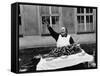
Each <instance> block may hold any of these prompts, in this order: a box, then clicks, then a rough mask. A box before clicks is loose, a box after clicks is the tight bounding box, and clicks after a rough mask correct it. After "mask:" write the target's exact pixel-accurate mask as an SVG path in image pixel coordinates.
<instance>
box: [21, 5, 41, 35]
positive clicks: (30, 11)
mask: <svg viewBox="0 0 100 76" xmlns="http://www.w3.org/2000/svg"><path fill="white" fill-rule="evenodd" d="M21 18H22V28H23V34H24V36H27V35H28V36H31V35H37V34H39V31H38V30H39V28H38V15H37V6H36V5H35V6H34V5H21Z"/></svg>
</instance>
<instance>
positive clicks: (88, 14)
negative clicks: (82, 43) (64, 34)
mask: <svg viewBox="0 0 100 76" xmlns="http://www.w3.org/2000/svg"><path fill="white" fill-rule="evenodd" d="M80 8H81V7H80ZM82 8H83V7H82ZM78 16H84V27H85V28H84V32H79V31H78V21H77V17H78ZM86 16H93V30H92V31H87V25H86V24H87V22H86ZM75 29H76V30H75V33H76V34H87V33H94V32H95V31H94V9H93V8H92V13H90V12H89V13H86V8H84V13H77V8H75Z"/></svg>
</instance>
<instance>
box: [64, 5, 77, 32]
mask: <svg viewBox="0 0 100 76" xmlns="http://www.w3.org/2000/svg"><path fill="white" fill-rule="evenodd" d="M74 18H75V17H74V8H71V7H62V24H63V25H64V26H65V27H66V28H67V29H68V32H69V33H75V27H74Z"/></svg>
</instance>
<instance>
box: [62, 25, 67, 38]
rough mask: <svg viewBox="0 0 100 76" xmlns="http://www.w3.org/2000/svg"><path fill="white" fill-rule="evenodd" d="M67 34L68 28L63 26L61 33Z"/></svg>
mask: <svg viewBox="0 0 100 76" xmlns="http://www.w3.org/2000/svg"><path fill="white" fill-rule="evenodd" d="M66 34H67V31H66V28H64V27H63V28H61V35H62V36H64V35H66Z"/></svg>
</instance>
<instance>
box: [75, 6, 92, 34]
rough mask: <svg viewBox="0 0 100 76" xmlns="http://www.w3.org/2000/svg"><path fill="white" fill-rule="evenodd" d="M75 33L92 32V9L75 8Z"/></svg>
mask: <svg viewBox="0 0 100 76" xmlns="http://www.w3.org/2000/svg"><path fill="white" fill-rule="evenodd" d="M76 16H77V33H82V32H93V31H94V28H93V9H92V8H80V7H79V8H77V15H76Z"/></svg>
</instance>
